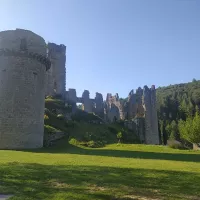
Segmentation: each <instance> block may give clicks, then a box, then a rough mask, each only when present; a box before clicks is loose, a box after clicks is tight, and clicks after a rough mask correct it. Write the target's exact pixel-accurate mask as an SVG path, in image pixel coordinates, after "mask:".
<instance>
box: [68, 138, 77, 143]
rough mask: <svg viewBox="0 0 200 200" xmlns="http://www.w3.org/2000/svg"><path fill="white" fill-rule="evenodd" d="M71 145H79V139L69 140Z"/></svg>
mask: <svg viewBox="0 0 200 200" xmlns="http://www.w3.org/2000/svg"><path fill="white" fill-rule="evenodd" d="M69 143H70V144H72V145H78V144H79V141H78V140H77V139H75V138H71V139H70V140H69Z"/></svg>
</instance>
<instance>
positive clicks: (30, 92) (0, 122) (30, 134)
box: [0, 29, 50, 149]
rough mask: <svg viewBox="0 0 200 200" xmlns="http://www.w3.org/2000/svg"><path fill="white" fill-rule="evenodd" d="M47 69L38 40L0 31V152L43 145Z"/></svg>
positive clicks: (24, 32) (22, 33) (29, 35)
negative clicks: (0, 150)
mask: <svg viewBox="0 0 200 200" xmlns="http://www.w3.org/2000/svg"><path fill="white" fill-rule="evenodd" d="M49 67H50V62H49V60H48V59H47V58H46V44H45V41H44V39H43V38H42V37H40V36H38V35H36V34H35V33H33V32H31V31H28V30H23V29H16V30H9V31H3V32H0V82H1V84H0V149H24V148H39V147H42V146H43V134H44V97H45V84H44V83H45V73H46V70H47V69H49Z"/></svg>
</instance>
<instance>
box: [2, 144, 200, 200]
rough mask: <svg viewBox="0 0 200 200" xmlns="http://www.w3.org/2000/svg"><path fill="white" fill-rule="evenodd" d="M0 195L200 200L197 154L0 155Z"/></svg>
mask: <svg viewBox="0 0 200 200" xmlns="http://www.w3.org/2000/svg"><path fill="white" fill-rule="evenodd" d="M0 194H13V195H14V196H13V197H12V198H11V199H12V200H33V199H34V200H40V199H46V200H47V199H48V200H49V199H53V200H66V199H70V200H73V199H77V200H88V199H94V200H132V199H135V200H136V199H138V200H148V199H149V200H155V199H157V200H160V199H181V200H184V199H190V200H195V199H196V200H197V199H200V153H199V152H195V151H186V150H173V149H169V148H167V147H163V146H150V145H148V146H147V145H125V144H124V145H116V144H113V145H109V146H106V147H104V148H101V149H89V148H83V147H76V146H73V145H70V144H68V143H67V140H62V141H60V142H59V144H58V145H57V146H56V147H51V148H47V149H40V150H35V151H0Z"/></svg>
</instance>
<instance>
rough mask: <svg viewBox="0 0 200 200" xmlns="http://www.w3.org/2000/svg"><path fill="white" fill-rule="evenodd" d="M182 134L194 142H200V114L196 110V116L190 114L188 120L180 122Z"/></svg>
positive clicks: (184, 137)
mask: <svg viewBox="0 0 200 200" xmlns="http://www.w3.org/2000/svg"><path fill="white" fill-rule="evenodd" d="M178 128H179V132H180V136H181V137H182V138H183V139H185V140H187V141H188V142H191V143H193V144H198V143H200V115H199V114H198V113H197V112H196V114H195V116H194V118H193V117H191V116H189V117H188V118H187V119H186V121H183V120H180V121H179V124H178Z"/></svg>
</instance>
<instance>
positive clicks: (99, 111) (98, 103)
mask: <svg viewBox="0 0 200 200" xmlns="http://www.w3.org/2000/svg"><path fill="white" fill-rule="evenodd" d="M94 103H95V110H94V112H95V114H96V115H98V116H100V117H102V118H104V104H103V96H102V94H101V93H98V92H97V93H96V96H95V99H94Z"/></svg>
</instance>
